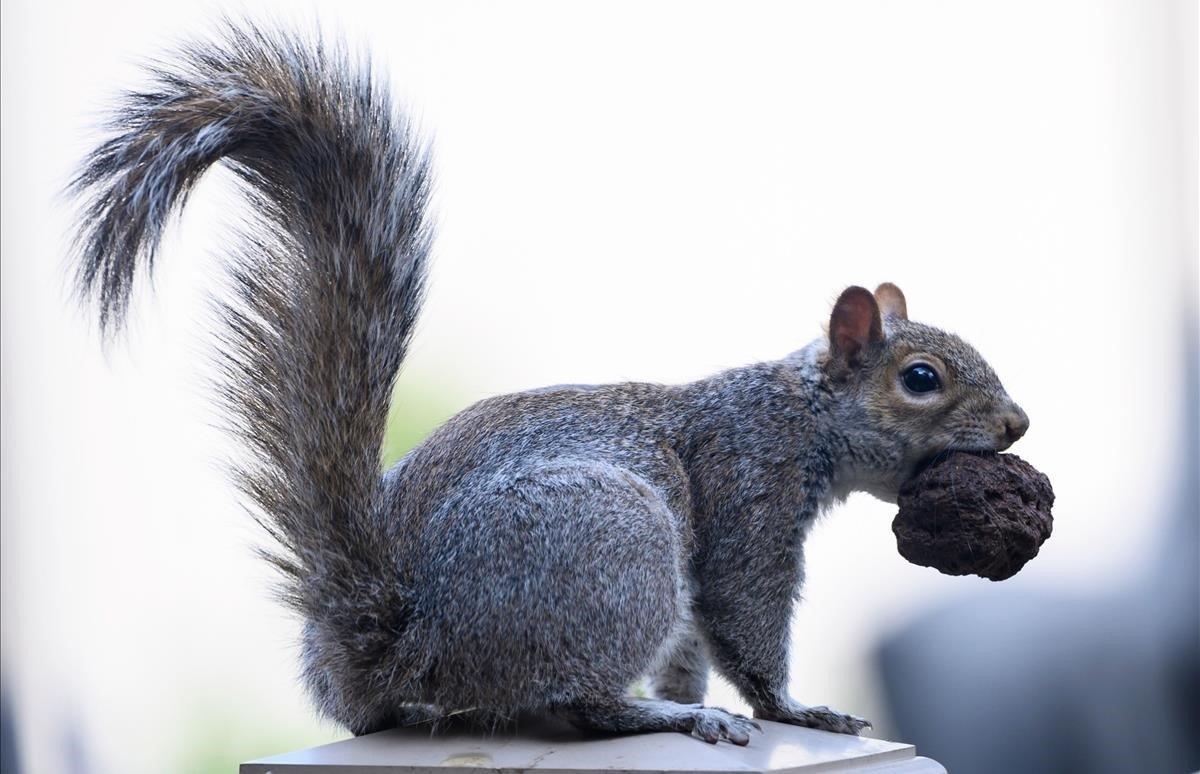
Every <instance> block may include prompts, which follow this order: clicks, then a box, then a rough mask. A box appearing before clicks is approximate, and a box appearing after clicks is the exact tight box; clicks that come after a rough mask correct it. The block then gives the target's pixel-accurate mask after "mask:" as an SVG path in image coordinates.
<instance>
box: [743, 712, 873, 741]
mask: <svg viewBox="0 0 1200 774" xmlns="http://www.w3.org/2000/svg"><path fill="white" fill-rule="evenodd" d="M754 717H756V718H760V719H762V720H775V721H778V722H780V723H790V724H791V725H793V726H804V727H806V728H817V729H820V730H822V731H833V732H834V733H837V734H850V735H851V736H858V735H859V734H860V733H861V732H862V730H863V729H864V728H871V727H872V726H871V721H869V720H865V719H863V718H859V717H855V716H854V715H846V714H844V713H841V712H837V711H835V710H831V709H829V708H828V707H805V706H804V705H803V704H792V705H790V706H788V707H786V708H783V709H779V710H765V711H759V712H755V713H754Z"/></svg>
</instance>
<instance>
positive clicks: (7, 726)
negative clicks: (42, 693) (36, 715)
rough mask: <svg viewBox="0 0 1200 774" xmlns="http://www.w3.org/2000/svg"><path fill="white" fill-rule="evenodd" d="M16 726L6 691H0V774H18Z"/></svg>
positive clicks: (19, 769)
mask: <svg viewBox="0 0 1200 774" xmlns="http://www.w3.org/2000/svg"><path fill="white" fill-rule="evenodd" d="M20 771H21V768H20V760H19V758H18V756H17V725H16V721H15V719H14V718H13V712H12V702H11V701H10V700H9V696H8V692H7V691H0V774H20Z"/></svg>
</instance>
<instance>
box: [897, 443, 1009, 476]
mask: <svg viewBox="0 0 1200 774" xmlns="http://www.w3.org/2000/svg"><path fill="white" fill-rule="evenodd" d="M951 454H973V455H975V456H976V457H988V456H992V455H995V454H999V452H998V451H997V450H996V449H982V448H980V447H978V446H947V447H946V448H945V449H942V450H941V451H939V452H935V453H933V454H930V455H929V456H928V457H923V458H922V459H920V460H919V461H918V462H917V464H916V465H914V466H913V469H912V472H911V474H910V475H909V478H913V477H914V476H917V475H920V473H921V472H922V471H923V470H925V469H926V468H928V467H929V466H930V465H932V464H934V463H935V462H941V461H942V460H944V459H946V458H947V457H949V456H950V455H951Z"/></svg>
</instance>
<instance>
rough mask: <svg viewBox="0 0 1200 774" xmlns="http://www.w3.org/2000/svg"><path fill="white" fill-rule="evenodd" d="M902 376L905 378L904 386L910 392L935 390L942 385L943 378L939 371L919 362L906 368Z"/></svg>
mask: <svg viewBox="0 0 1200 774" xmlns="http://www.w3.org/2000/svg"><path fill="white" fill-rule="evenodd" d="M900 378H901V379H903V381H904V387H905V388H906V389H907V390H908V391H909V392H917V393H921V392H933V391H934V390H936V389H937V388H938V387H941V386H942V380H941V379H939V378H938V375H937V371H934V370H933V369H932V368H930V367H929V366H927V365H925V364H924V363H917V364H915V365H911V366H909V367H908V368H906V369H904V375H903V376H901V377H900Z"/></svg>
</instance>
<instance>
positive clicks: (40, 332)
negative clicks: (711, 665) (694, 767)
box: [0, 0, 1200, 774]
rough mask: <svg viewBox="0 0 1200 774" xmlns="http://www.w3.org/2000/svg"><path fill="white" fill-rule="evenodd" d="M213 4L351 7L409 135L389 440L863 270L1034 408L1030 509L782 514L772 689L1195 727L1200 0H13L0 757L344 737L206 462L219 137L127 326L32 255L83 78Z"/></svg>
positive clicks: (225, 490) (971, 733)
mask: <svg viewBox="0 0 1200 774" xmlns="http://www.w3.org/2000/svg"><path fill="white" fill-rule="evenodd" d="M222 10H224V11H229V12H233V13H242V12H247V13H249V14H250V15H252V16H254V17H255V18H278V19H280V20H283V21H284V22H287V23H300V24H310V23H312V22H313V20H319V21H320V23H321V24H322V26H324V27H326V28H328V29H330V30H340V31H342V32H343V33H345V34H346V35H348V36H349V37H350V38H351V39H352V40H354V41H357V42H358V43H360V44H362V45H364V46H367V47H369V48H370V49H371V50H372V51H373V52H374V54H375V56H376V58H377V60H378V63H379V65H380V67H381V68H382V69H384V70H386V71H387V72H388V73H389V74H390V76H391V78H392V81H393V84H394V87H395V90H396V92H397V94H398V95H399V97H400V98H401V100H402V101H403V103H404V104H406V105H408V106H409V108H410V109H411V110H412V111H413V112H414V113H415V114H416V115H417V116H418V117H419V119H420V121H421V123H422V124H423V125H424V126H425V127H426V128H427V129H429V130H430V132H431V133H432V134H433V135H434V137H435V140H436V149H437V171H438V202H437V211H438V215H439V221H440V237H439V239H438V242H437V248H436V264H435V267H434V270H433V277H432V288H431V292H430V296H429V303H428V306H427V308H426V311H425V314H424V317H423V319H422V321H421V324H420V328H419V330H418V333H417V337H416V339H415V342H414V345H413V348H412V354H411V357H410V358H409V361H408V363H407V365H406V367H405V370H404V372H403V374H402V376H401V378H400V380H399V384H398V387H397V393H396V401H395V406H394V410H393V414H392V418H391V427H390V429H389V436H388V443H387V448H386V450H385V456H386V457H387V458H388V459H389V460H391V459H395V458H397V457H398V456H399V455H400V454H402V453H403V452H404V451H405V450H406V449H407V448H409V447H410V446H411V445H412V444H414V443H415V442H417V441H418V440H419V439H420V438H421V437H422V436H423V435H424V434H425V433H426V432H428V430H429V429H430V428H432V427H434V426H435V425H436V424H437V423H438V422H440V421H441V420H443V419H445V418H446V417H448V416H449V415H451V414H452V413H454V412H455V411H457V410H459V409H461V408H463V407H465V406H466V405H468V404H469V403H471V402H473V401H475V400H477V399H479V398H482V397H485V396H488V395H493V394H497V393H502V392H508V391H513V390H519V389H524V388H530V387H536V386H540V385H544V384H550V383H565V382H609V381H617V380H627V379H637V380H648V381H662V382H680V381H686V380H691V379H695V378H698V377H701V376H704V375H706V374H708V373H711V372H713V371H716V370H719V369H723V368H726V367H731V366H736V365H740V364H743V363H747V362H751V361H754V360H760V359H767V358H775V357H780V356H782V355H784V354H785V353H787V352H789V351H792V350H794V349H797V348H799V347H800V346H802V345H803V344H804V343H806V342H807V341H809V340H810V339H812V338H814V337H816V336H819V335H821V333H822V323H823V322H824V321H825V320H826V319H827V316H828V313H829V308H830V304H831V302H832V300H833V299H834V298H836V296H837V294H838V293H839V292H840V290H841V289H842V288H843V287H845V286H846V285H848V284H862V285H867V286H871V287H873V286H874V285H875V284H877V283H879V282H881V281H884V280H889V281H893V282H896V283H897V284H899V285H900V286H901V287H902V288H903V289H904V290H905V292H906V294H907V296H908V301H909V310H910V315H911V316H912V317H913V318H915V319H918V320H922V321H926V322H930V323H933V324H936V325H940V326H943V327H946V328H950V329H953V330H955V331H957V332H959V333H960V334H962V335H963V336H965V337H966V338H967V339H968V340H970V341H971V342H973V343H974V344H975V345H976V346H977V347H978V348H979V350H980V351H981V352H983V353H984V355H985V356H986V357H987V358H988V359H989V360H990V361H991V363H992V365H993V366H995V368H996V370H997V371H998V373H999V374H1000V375H1001V378H1002V379H1003V380H1004V382H1005V385H1006V387H1007V388H1008V391H1009V392H1010V393H1011V394H1012V395H1013V396H1014V397H1015V398H1016V399H1017V400H1018V401H1019V402H1020V403H1021V404H1022V405H1023V407H1024V408H1025V409H1026V411H1027V412H1028V413H1029V415H1030V416H1031V418H1032V429H1031V431H1030V433H1029V434H1028V435H1027V436H1026V438H1025V439H1023V440H1022V441H1021V442H1020V443H1019V444H1018V445H1017V447H1016V448H1015V449H1014V451H1016V452H1017V453H1018V454H1020V455H1021V456H1023V457H1025V458H1026V459H1027V460H1029V461H1030V462H1032V463H1033V464H1035V465H1036V466H1038V467H1039V468H1040V469H1042V470H1043V471H1045V472H1046V473H1047V474H1048V475H1049V476H1050V478H1051V480H1052V482H1053V483H1054V486H1055V490H1056V493H1057V496H1058V499H1057V502H1056V506H1055V525H1054V534H1053V536H1052V537H1051V539H1050V540H1049V542H1048V543H1047V544H1046V545H1045V546H1044V547H1043V549H1042V552H1041V554H1040V555H1039V556H1038V557H1037V559H1035V560H1034V561H1033V562H1032V563H1030V564H1029V565H1028V566H1027V567H1026V568H1025V569H1024V570H1023V571H1022V572H1021V574H1020V575H1018V576H1017V577H1016V578H1014V579H1012V580H1010V581H1007V582H1004V583H1002V584H993V583H990V582H988V581H985V580H981V579H978V578H950V577H946V576H942V575H939V574H938V573H936V572H935V571H933V570H930V569H926V568H921V567H916V566H913V565H910V564H908V563H906V562H905V561H904V560H903V559H902V558H901V557H900V556H899V554H898V553H897V552H896V548H895V540H894V538H893V536H892V533H891V529H890V521H891V518H892V516H893V515H894V508H893V507H892V506H888V505H886V504H883V503H880V502H878V501H875V500H872V499H871V498H869V497H867V496H854V497H852V498H851V499H850V500H849V501H848V502H847V503H846V504H845V506H844V507H841V508H838V509H837V510H836V511H834V512H833V513H831V514H830V515H829V516H827V517H826V518H825V519H824V521H823V522H822V523H821V524H820V526H819V528H818V529H817V530H816V531H815V532H814V534H813V535H812V537H811V539H810V541H809V543H808V549H807V556H808V568H809V569H808V582H807V585H806V587H805V589H804V603H803V605H801V606H800V607H799V609H798V611H797V613H796V616H795V622H794V646H793V654H792V662H791V669H792V671H791V679H792V683H793V686H792V687H793V691H794V694H795V695H796V697H797V698H798V699H800V700H801V701H804V702H807V703H811V704H829V705H832V706H835V707H837V708H839V709H842V710H844V711H849V712H853V713H855V714H858V715H864V716H867V717H869V718H871V719H873V720H874V721H875V730H874V731H873V732H871V733H872V734H873V735H876V736H881V737H888V738H895V739H902V740H904V741H910V742H915V743H916V744H917V745H918V749H919V751H920V752H921V753H922V754H925V755H928V756H931V757H934V758H936V759H939V760H941V761H942V763H944V764H945V765H946V766H948V767H949V768H950V769H951V771H993V770H994V771H1071V770H1091V771H1098V770H1105V771H1135V770H1136V771H1183V770H1192V769H1195V768H1198V767H1200V752H1198V750H1197V744H1198V743H1197V729H1200V715H1198V712H1197V707H1198V705H1200V622H1198V615H1200V613H1198V609H1200V601H1198V596H1200V562H1198V560H1197V551H1198V548H1197V546H1198V544H1200V538H1198V529H1197V522H1198V519H1200V516H1198V515H1197V511H1198V504H1197V494H1196V492H1197V481H1196V476H1197V470H1198V466H1200V460H1198V457H1197V447H1196V439H1197V433H1198V428H1200V420H1198V418H1197V414H1196V406H1197V402H1198V400H1200V397H1198V390H1200V388H1198V386H1197V381H1196V377H1195V364H1196V359H1197V328H1198V318H1197V306H1196V298H1197V198H1196V177H1197V153H1196V151H1197V137H1198V136H1200V135H1198V132H1197V123H1196V108H1197V58H1196V57H1197V47H1196V40H1197V10H1196V4H1195V2H1187V1H1186V0H1185V1H1184V2H1167V1H1161V0H1159V1H1150V2H1139V1H1137V0H1124V1H1121V2H1114V1H1107V2H1105V1H1101V2H1095V1H1093V0H1079V1H1078V2H1060V1H1057V0H1055V1H1047V0H1018V1H1017V2H1006V3H983V2H934V1H932V0H912V1H911V2H900V3H898V2H887V1H880V2H865V1H858V0H855V1H853V2H834V1H833V0H829V1H828V2H809V3H802V4H798V3H787V4H785V3H753V4H735V3H732V2H730V3H723V4H709V3H691V2H689V3H684V2H662V3H654V4H644V3H631V2H604V3H586V4H560V3H553V2H544V3H537V2H509V3H503V4H493V3H482V2H480V3H476V2H463V1H461V0H451V1H449V2H433V1H432V0H430V1H429V2H389V3H383V2H352V1H347V0H343V1H342V2H311V1H309V2H305V3H300V4H293V3H288V2H283V1H282V0H280V1H279V2H238V3H233V4H230V3H221V4H216V3H208V2H201V3H195V4H188V5H186V6H185V5H183V4H172V3H162V2H152V1H151V0H145V1H144V2H143V1H140V0H122V2H119V3H118V2H106V3H96V2H45V1H43V2H36V3H35V2H31V1H30V2H21V1H19V0H13V1H12V2H7V1H6V2H5V3H4V4H3V6H2V20H0V21H2V27H3V41H2V43H3V45H2V58H3V81H2V89H0V92H2V95H3V110H2V115H0V138H2V139H0V142H2V166H3V186H2V206H3V242H2V283H0V286H2V290H0V292H2V304H3V321H2V322H3V325H2V341H0V344H2V348H0V353H2V354H0V389H2V408H0V412H2V413H0V428H2V430H0V435H2V448H0V453H2V456H3V474H2V479H0V486H2V509H3V510H2V513H3V521H2V530H3V535H2V539H0V544H2V557H0V559H2V589H3V591H2V599H0V607H2V614H3V620H2V655H0V672H2V676H3V688H2V693H3V698H2V702H0V714H2V716H3V717H2V721H3V722H2V723H0V736H2V737H3V740H4V746H3V750H2V751H0V752H2V754H0V766H3V768H4V771H5V772H9V771H17V770H18V767H19V770H20V771H24V772H72V773H82V772H89V773H91V772H94V773H96V774H102V773H105V772H158V771H168V770H170V771H187V772H217V771H225V772H227V771H233V770H234V768H233V767H234V766H235V765H236V763H237V762H239V761H241V760H246V759H249V758H253V757H260V756H265V755H268V754H273V753H278V752H282V751H285V750H287V749H291V748H296V747H301V746H309V745H313V744H318V743H321V742H324V741H328V740H332V739H336V738H340V737H342V736H343V735H344V733H343V732H342V731H340V730H339V729H337V728H334V727H331V726H329V725H327V724H324V723H321V722H319V721H318V720H317V719H315V718H314V715H313V713H312V711H311V709H310V707H309V704H308V701H307V699H306V698H305V697H304V696H303V695H302V693H301V690H300V688H299V684H298V682H297V680H296V664H297V658H296V657H297V647H296V638H297V624H296V621H295V620H294V619H293V618H291V617H290V616H289V615H287V614H286V613H284V612H283V611H282V609H281V608H280V607H279V606H278V605H277V604H276V603H275V601H274V600H273V599H272V598H271V595H270V582H271V575H270V572H269V571H268V570H267V569H266V568H265V567H264V566H263V565H262V564H261V563H260V562H259V561H258V560H257V559H256V558H255V556H254V555H253V550H252V549H253V546H254V545H255V544H257V543H258V542H259V540H260V536H259V535H258V534H257V532H256V529H255V528H254V527H253V525H252V523H251V521H250V520H249V518H248V517H247V516H246V515H245V514H244V513H243V512H242V511H241V509H240V507H239V506H238V504H237V498H236V497H235V495H234V492H233V491H232V488H231V487H230V485H229V483H228V482H227V480H226V479H225V477H224V475H223V473H222V472H221V465H222V463H223V461H225V460H226V459H227V458H228V457H229V455H230V454H231V453H232V450H231V449H230V448H229V446H228V444H227V443H226V441H225V440H224V439H223V438H222V436H221V434H220V433H219V432H218V431H217V430H215V429H214V424H215V423H216V421H217V419H218V418H217V417H216V416H215V415H214V414H213V408H212V405H211V404H210V402H209V400H208V395H207V388H206V387H205V384H206V381H207V379H208V378H209V376H211V374H210V373H209V369H208V366H207V365H206V359H205V358H206V353H207V352H208V351H209V347H210V346H211V338H210V337H209V336H208V335H207V334H206V326H207V321H206V317H205V315H206V303H207V299H208V298H209V296H210V294H211V293H212V292H213V290H214V289H215V288H218V287H219V285H220V278H221V263H220V253H221V248H222V245H223V244H226V242H227V240H228V238H229V236H230V232H229V230H228V228H227V226H228V225H229V224H230V223H232V222H236V221H237V219H238V217H239V211H240V209H239V208H242V207H243V206H244V205H243V204H242V203H241V201H240V200H239V199H238V198H237V197H236V195H235V194H234V189H233V187H232V186H231V178H230V176H229V175H228V174H227V173H226V172H224V171H223V170H219V169H218V170H215V171H214V172H213V173H211V174H210V175H208V176H207V177H206V178H205V180H204V181H203V183H202V184H201V185H200V187H199V189H198V190H197V191H196V193H195V195H194V196H193V199H192V205H191V208H190V209H189V210H188V211H187V213H186V214H185V215H184V216H183V217H182V218H181V219H180V220H179V222H178V223H177V225H176V226H175V227H174V228H173V229H172V230H171V232H170V234H169V235H168V237H167V241H166V244H165V246H164V249H163V252H162V256H163V260H162V261H161V262H160V263H159V269H160V271H159V273H158V275H157V278H156V283H155V284H156V288H157V294H156V295H155V296H154V297H152V298H151V297H148V296H146V295H143V296H142V298H141V303H139V304H138V305H137V306H136V308H135V315H134V320H133V326H132V331H131V335H130V336H129V337H128V340H126V341H122V342H120V343H118V344H116V345H115V346H113V347H110V348H109V349H108V351H102V349H101V348H100V347H99V346H98V344H97V339H96V336H95V335H94V330H93V329H92V328H91V327H90V325H89V322H88V321H87V320H86V319H84V318H83V316H82V315H80V314H79V313H78V312H76V311H75V310H74V309H73V308H72V306H71V304H70V303H69V298H68V293H67V290H66V273H65V266H66V264H65V258H64V256H65V253H66V249H65V248H66V244H67V239H66V235H67V233H68V231H69V228H70V212H71V211H70V207H69V206H67V204H66V203H65V202H64V201H62V199H61V198H60V197H59V191H60V190H61V188H62V187H63V185H64V184H65V182H66V181H67V179H68V177H69V175H70V173H71V170H72V167H73V165H74V164H75V163H76V162H77V160H78V159H79V158H80V157H81V156H82V154H83V153H84V152H85V151H86V150H87V149H88V148H89V147H90V146H91V145H92V144H93V143H95V142H96V141H97V139H98V137H99V136H100V134H99V132H98V131H97V129H96V126H97V122H98V118H99V116H100V115H101V111H102V108H103V107H104V105H105V104H106V99H107V98H108V97H109V96H110V95H112V94H113V93H114V92H115V91H116V90H117V89H119V88H122V87H128V86H133V85H136V84H138V83H140V82H142V81H141V76H140V74H139V72H138V70H137V66H136V65H137V62H139V61H141V60H142V59H143V58H145V57H147V56H152V55H155V54H159V53H162V52H164V51H166V50H168V49H169V47H170V45H171V43H172V42H173V41H176V40H178V39H179V38H180V37H183V36H187V35H191V34H195V33H202V32H204V31H205V30H208V29H211V25H212V22H213V20H214V18H215V17H216V16H217V14H218V13H219V12H221V11H222ZM1189 369H1190V372H1191V376H1190V377H1189V376H1188V374H1189ZM709 699H710V701H712V702H715V703H718V704H722V705H725V706H727V707H730V708H738V709H744V706H745V705H744V704H742V703H741V702H740V700H739V699H738V698H737V696H736V694H735V693H734V692H733V691H732V690H731V689H730V688H729V687H728V686H727V685H726V684H724V683H721V682H719V681H718V682H717V683H715V684H714V686H713V689H712V693H711V695H710V697H709ZM18 762H19V763H18Z"/></svg>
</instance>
